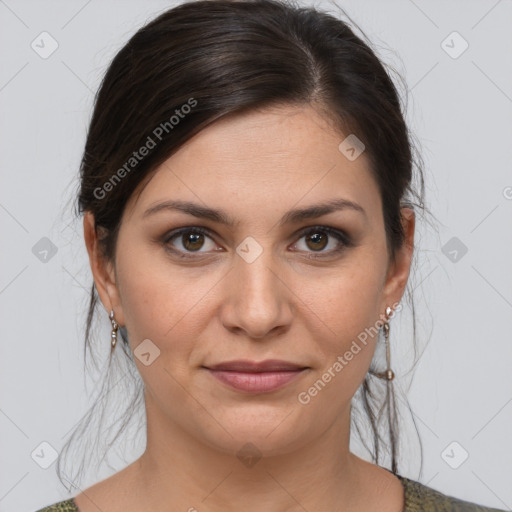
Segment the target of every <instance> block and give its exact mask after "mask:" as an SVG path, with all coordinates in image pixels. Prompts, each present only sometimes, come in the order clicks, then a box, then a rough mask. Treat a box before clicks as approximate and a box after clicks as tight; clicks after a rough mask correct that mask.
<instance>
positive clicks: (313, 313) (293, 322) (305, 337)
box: [86, 107, 414, 454]
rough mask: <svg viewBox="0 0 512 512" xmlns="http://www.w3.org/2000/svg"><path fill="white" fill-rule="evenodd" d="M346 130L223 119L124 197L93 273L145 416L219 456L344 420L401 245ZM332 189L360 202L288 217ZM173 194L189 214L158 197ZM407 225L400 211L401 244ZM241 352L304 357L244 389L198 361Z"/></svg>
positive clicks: (296, 121)
mask: <svg viewBox="0 0 512 512" xmlns="http://www.w3.org/2000/svg"><path fill="white" fill-rule="evenodd" d="M346 135H348V134H346ZM344 138H345V136H342V135H340V134H339V133H337V132H336V131H334V130H333V129H332V128H331V127H330V125H328V124H327V123H326V122H325V120H323V119H322V117H320V115H319V114H318V113H317V112H316V111H315V110H313V109H312V108H310V107H304V108H302V109H299V108H293V107H283V108H281V109H273V110H268V109H267V110H263V111H260V112H253V113H250V114H243V115H238V116H236V117H231V118H226V119H224V120H221V121H219V122H217V123H215V124H213V125H211V126H210V127H208V128H206V129H204V130H203V131H201V132H200V133H199V134H198V135H196V136H195V137H194V138H193V139H191V140H190V141H189V142H188V143H187V144H186V145H185V146H183V147H182V148H181V149H180V150H179V151H178V152H177V153H175V154H174V155H173V156H172V157H170V158H169V159H168V160H167V161H166V162H165V163H164V164H163V165H161V167H160V168H159V169H158V170H157V171H156V173H155V174H154V176H153V177H152V179H151V180H150V181H149V183H148V184H147V185H146V186H145V188H143V191H142V193H141V195H140V196H139V197H138V199H137V200H135V196H136V194H134V195H133V196H132V199H131V200H130V202H129V203H128V205H127V207H126V210H125V212H124V215H123V218H122V223H121V228H120V231H119V237H118V241H117V257H116V261H115V272H114V271H113V269H112V267H110V266H108V265H107V266H105V267H104V268H105V269H106V271H105V274H101V272H98V271H96V272H95V278H96V283H97V287H98V291H99V293H100V297H101V299H102V302H103V303H104V305H105V307H106V308H107V309H108V310H110V308H111V307H112V308H113V309H114V311H115V314H116V319H117V321H118V323H119V324H120V325H125V326H126V328H127V330H128V334H129V338H130V343H131V348H132V350H133V351H134V352H135V354H136V356H137V357H135V362H136V364H137V366H138V369H139V371H140V374H141V376H142V379H143V380H144V382H145V386H146V389H145V393H146V406H147V413H148V425H150V427H149V428H156V427H155V426H154V425H156V424H158V425H160V426H162V425H164V427H163V428H164V429H166V430H167V431H170V430H172V429H174V430H175V431H178V430H179V431H180V432H187V435H191V436H193V437H194V438H196V439H198V440H201V441H202V442H203V443H206V444H207V445H209V446H211V447H215V448H216V449H219V450H221V451H224V452H226V453H228V452H229V453H231V454H232V453H233V452H234V451H235V452H236V451H238V450H239V449H240V447H241V446H243V445H244V444H245V443H247V442H251V443H253V444H254V445H255V446H256V447H257V448H258V450H260V451H261V452H266V453H268V454H278V453H286V452H287V451H290V450H292V449H296V448H297V447H300V446H302V445H305V444H307V443H309V442H311V441H312V440H313V439H315V438H318V437H319V436H321V435H322V434H323V433H325V432H326V431H327V430H328V429H329V428H330V427H331V426H333V425H334V424H335V422H339V421H346V419H347V417H348V416H347V415H348V413H349V410H350V400H351V398H352V396H353V395H354V393H355V392H356V390H357V388H358V387H359V385H360V384H361V382H362V380H363V379H364V377H365V374H366V373H367V371H368V367H369V365H370V362H371V359H372V356H373V352H374V349H375V343H376V341H377V337H376V336H375V337H372V335H373V333H374V332H376V330H372V331H371V334H370V335H366V336H365V335H364V334H362V333H364V332H365V329H369V328H371V327H372V326H376V327H377V328H378V327H379V326H380V325H381V324H382V322H381V323H379V322H378V321H379V319H380V320H382V318H383V314H384V311H385V309H386V307H387V306H392V305H395V307H396V304H397V303H398V302H399V301H400V298H401V296H402V294H403V291H404V287H405V284H406V280H407V277H408V272H409V265H410V257H411V247H404V249H402V251H401V252H399V254H398V255H397V261H396V264H395V265H393V266H391V265H390V261H389V258H388V252H387V248H386V238H385V231H384V223H383V214H382V203H381V199H380V196H379V190H378V188H377V185H376V183H375V181H374V179H373V178H372V176H371V174H370V171H369V168H368V160H367V158H366V155H365V153H364V152H363V153H362V154H361V155H360V156H359V157H358V158H356V159H355V160H354V159H352V158H351V159H349V158H347V156H346V154H347V155H350V152H349V153H345V154H344V153H342V152H341V151H340V149H339V145H340V143H341V142H342V141H343V140H344ZM342 200H344V201H350V202H351V203H353V204H354V205H357V206H356V207H352V206H345V207H344V208H341V209H333V210H332V211H331V212H330V213H325V212H324V213H323V214H322V215H321V216H316V217H315V216H302V217H301V216H300V215H290V214H289V212H291V211H295V210H303V209H306V210H307V209H309V208H311V207H312V206H313V205H326V204H327V203H329V202H334V201H338V202H341V201H342ZM178 201H179V202H180V203H182V204H184V203H187V204H189V209H190V210H192V209H194V211H195V212H196V214H195V215H193V214H192V213H186V212H185V211H183V210H181V209H179V208H176V209H173V208H172V207H170V206H169V207H159V206H160V205H162V204H164V203H170V202H178ZM192 206H193V208H192ZM152 210H153V211H152ZM201 212H202V213H204V215H201ZM409 212H410V210H409ZM310 213H311V212H310ZM313 213H315V212H313ZM317 213H318V212H317ZM320 213H322V212H320ZM221 218H222V219H228V220H230V221H232V222H233V224H232V225H229V224H225V223H224V222H223V221H221ZM89 221H90V218H89V219H88V220H86V226H87V223H88V222H89ZM314 226H320V227H317V228H314ZM185 227H186V228H187V229H188V231H186V232H184V233H182V234H179V235H176V236H174V234H175V231H176V230H178V229H181V228H185ZM196 228H201V232H198V231H197V229H196ZM327 228H329V229H332V230H333V232H332V233H331V234H329V233H327V232H326V231H325V229H327ZM86 229H87V227H86ZM413 230H414V219H413V218H411V222H410V223H409V224H408V227H407V226H406V232H407V234H408V240H409V242H410V243H411V244H412V236H413ZM337 232H339V233H340V236H341V237H340V238H338V237H337V235H336V233H337ZM93 267H94V266H93ZM93 270H95V269H94V268H93ZM104 276H106V278H104ZM367 332H368V331H367ZM362 339H365V342H362ZM144 340H146V341H144ZM147 340H150V341H147ZM143 341H144V343H145V345H141V347H139V349H138V348H137V347H138V346H139V345H140V344H141V343H142V342H143ZM354 342H355V343H356V344H357V346H359V347H360V348H359V350H358V351H357V349H356V348H355V345H354ZM351 350H352V352H351V353H352V357H350V359H349V357H346V354H347V352H350V351H351ZM141 352H142V353H144V354H145V355H141ZM340 358H341V359H340ZM240 359H248V360H252V361H262V360H267V359H280V360H284V361H288V362H293V363H297V364H299V365H300V366H301V367H307V368H308V369H307V370H305V371H303V372H301V373H299V374H297V376H296V377H295V378H294V379H293V380H292V381H290V382H289V383H288V384H287V385H285V386H284V387H281V388H280V389H278V390H275V391H271V392H261V393H249V392H244V391H240V390H236V389H234V388H232V387H231V386H229V385H227V384H225V383H224V382H221V381H220V380H219V379H217V378H216V377H214V376H213V375H212V373H211V372H210V371H209V370H208V369H207V368H205V367H211V366H213V365H215V364H219V363H221V362H225V361H233V360H240ZM341 360H343V361H344V363H341ZM336 362H338V365H336ZM340 366H341V367H342V369H340ZM329 369H330V370H329ZM326 372H327V373H328V374H329V375H330V378H329V375H327V377H326V376H325V375H326ZM319 380H321V381H322V382H323V385H319V384H318V381H319ZM315 382H317V387H316V389H317V391H316V393H315V391H314V389H313V391H312V387H314V385H315ZM151 425H153V427H151Z"/></svg>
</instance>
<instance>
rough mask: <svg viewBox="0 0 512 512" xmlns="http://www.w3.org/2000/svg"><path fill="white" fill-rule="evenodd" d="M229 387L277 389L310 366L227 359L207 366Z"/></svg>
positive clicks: (238, 388)
mask: <svg viewBox="0 0 512 512" xmlns="http://www.w3.org/2000/svg"><path fill="white" fill-rule="evenodd" d="M206 368H207V369H208V370H209V372H210V374H211V375H212V376H214V377H215V378H216V379H218V380H220V381H221V382H223V383H224V384H226V385H228V386H229V387H231V388H233V389H236V390H237V391H242V392H246V393H269V392H272V391H276V390H278V389H280V388H282V387H284V386H285V385H286V384H288V383H290V382H292V381H293V380H294V379H296V378H298V377H299V376H300V375H302V374H303V373H304V372H305V371H306V370H307V369H308V368H309V367H307V366H302V365H300V364H297V363H291V362H289V361H280V360H277V359H269V360H266V361H260V362H257V361H248V360H243V361H241V360H239V361H226V362H224V363H219V364H216V365H212V366H209V367H206Z"/></svg>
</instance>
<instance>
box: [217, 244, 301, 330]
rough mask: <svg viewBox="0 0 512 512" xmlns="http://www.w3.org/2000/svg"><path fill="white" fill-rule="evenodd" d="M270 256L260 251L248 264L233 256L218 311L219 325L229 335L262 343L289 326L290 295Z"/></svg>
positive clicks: (268, 253)
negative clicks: (219, 316)
mask: <svg viewBox="0 0 512 512" xmlns="http://www.w3.org/2000/svg"><path fill="white" fill-rule="evenodd" d="M270 253H271V251H270V250H265V251H263V253H262V254H261V255H260V256H259V257H258V258H257V259H256V260H255V261H253V262H252V263H248V262H246V261H245V260H244V259H243V258H241V257H238V256H236V258H235V261H234V263H233V265H234V268H232V269H231V272H229V275H228V276H227V279H226V285H225V287H226V288H225V296H224V300H223V305H222V309H221V321H222V324H223V325H224V327H225V328H226V329H228V330H229V331H230V332H233V333H236V334H239V335H240V334H242V335H245V336H246V337H248V338H252V339H263V338H268V337H269V336H273V335H276V334H278V333H281V334H282V333H284V332H285V331H286V330H287V329H288V328H289V326H290V325H291V321H292V318H293V305H292V300H293V296H294V294H293V293H292V291H291V289H290V288H291V287H290V285H289V284H288V283H286V279H285V276H284V273H283V271H282V270H281V272H280V269H279V266H278V265H276V264H275V262H273V261H272V255H271V254H270ZM280 274H281V275H280Z"/></svg>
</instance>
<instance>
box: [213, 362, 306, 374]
mask: <svg viewBox="0 0 512 512" xmlns="http://www.w3.org/2000/svg"><path fill="white" fill-rule="evenodd" d="M207 368H209V369H210V370H223V371H231V372H242V373H260V372H286V371H295V370H303V369H305V368H307V366H303V365H300V364H297V363H291V362H288V361H281V360H279V359H267V360H266V361H260V362H257V361H249V360H247V359H244V360H237V361H226V362H223V363H219V364H216V365H213V366H207Z"/></svg>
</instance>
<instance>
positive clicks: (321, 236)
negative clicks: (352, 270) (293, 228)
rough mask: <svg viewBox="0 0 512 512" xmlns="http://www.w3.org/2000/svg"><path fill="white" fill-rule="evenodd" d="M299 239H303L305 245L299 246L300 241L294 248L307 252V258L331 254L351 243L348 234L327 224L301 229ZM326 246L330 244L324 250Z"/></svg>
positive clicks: (349, 245) (338, 251)
mask: <svg viewBox="0 0 512 512" xmlns="http://www.w3.org/2000/svg"><path fill="white" fill-rule="evenodd" d="M301 239H304V244H303V245H304V246H305V247H304V248H303V247H300V245H301V243H299V242H297V243H296V244H295V247H296V250H299V251H303V252H306V253H308V254H307V257H308V258H323V257H328V256H333V255H335V254H338V253H340V252H341V251H343V250H344V249H346V248H348V247H351V246H352V245H353V244H352V241H351V238H350V237H349V235H347V234H346V233H344V232H343V231H340V230H338V229H334V228H331V227H329V226H313V227H312V228H308V229H306V230H303V231H302V233H301ZM328 246H331V247H330V249H328V250H324V249H326V247H328ZM315 253H318V254H315Z"/></svg>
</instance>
